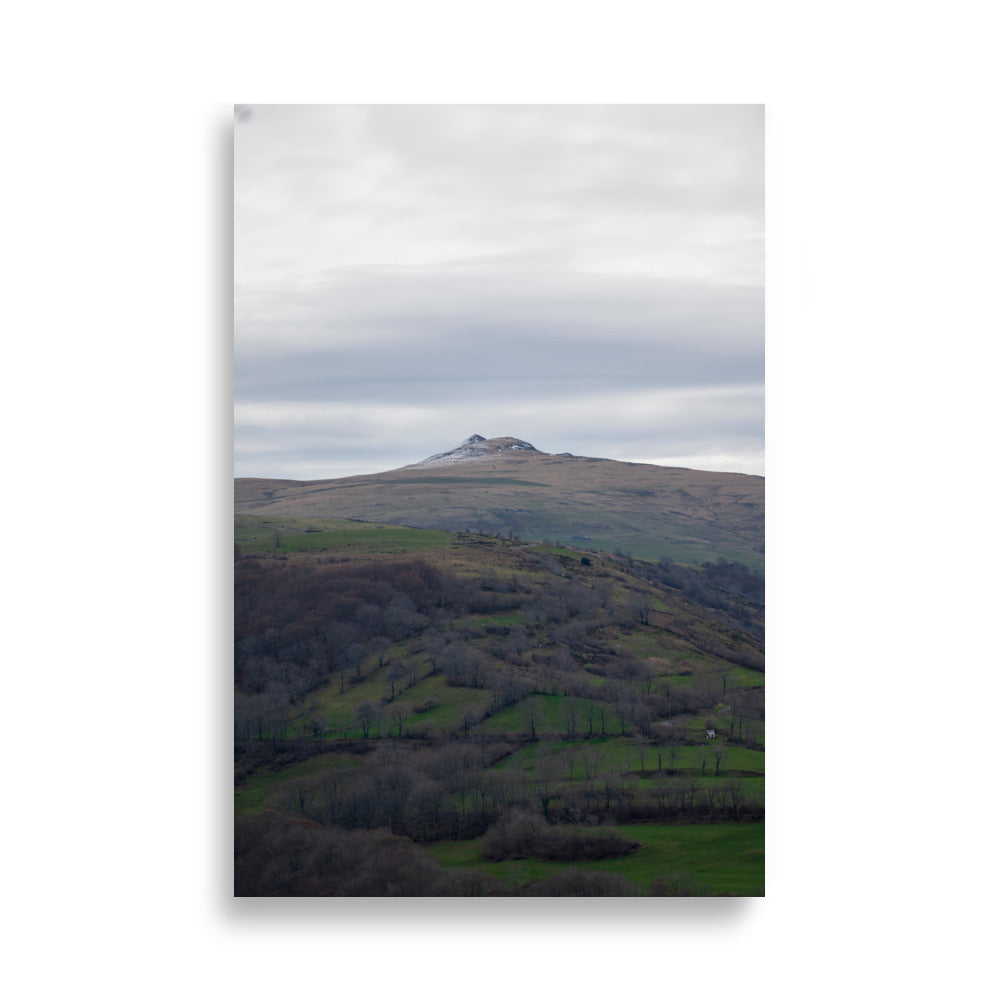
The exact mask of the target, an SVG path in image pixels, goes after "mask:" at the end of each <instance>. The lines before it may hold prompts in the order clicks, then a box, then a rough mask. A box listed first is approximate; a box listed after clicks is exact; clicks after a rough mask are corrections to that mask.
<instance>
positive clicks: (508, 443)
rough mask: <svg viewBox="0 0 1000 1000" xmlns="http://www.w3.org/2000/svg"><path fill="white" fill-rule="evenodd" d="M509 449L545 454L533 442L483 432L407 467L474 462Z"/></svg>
mask: <svg viewBox="0 0 1000 1000" xmlns="http://www.w3.org/2000/svg"><path fill="white" fill-rule="evenodd" d="M508 451H532V452H534V453H535V454H536V455H541V454H544V452H540V451H539V450H538V449H537V448H536V447H535V446H534V445H533V444H528V442H527V441H522V440H521V439H520V438H515V437H496V438H484V437H483V436H482V435H481V434H473V435H472V437H467V438H466V439H465V440H464V441H463V442H462V443H461V444H460V445H459V446H458V447H457V448H452V449H451V451H443V452H441V453H440V454H437V455H431V456H430V458H425V459H424V460H423V461H422V462H417V463H416V464H415V465H407V466H406V468H407V469H419V468H428V467H434V466H441V465H454V464H455V463H456V462H474V461H477V460H478V461H483V460H488V459H491V458H496V456H497V455H498V454H501V453H502V452H508Z"/></svg>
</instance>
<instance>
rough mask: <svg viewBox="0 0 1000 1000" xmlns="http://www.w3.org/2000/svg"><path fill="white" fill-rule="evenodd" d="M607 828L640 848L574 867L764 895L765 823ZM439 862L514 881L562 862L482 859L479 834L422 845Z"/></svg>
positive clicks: (639, 880) (640, 880) (645, 883)
mask: <svg viewBox="0 0 1000 1000" xmlns="http://www.w3.org/2000/svg"><path fill="white" fill-rule="evenodd" d="M609 829H612V830H614V831H615V832H617V833H619V834H621V835H622V836H625V837H628V838H629V839H631V840H637V841H638V842H639V843H640V844H642V847H641V848H640V849H639V850H638V851H637V852H636V853H635V854H632V855H630V856H628V857H624V858H612V859H608V860H602V861H581V862H577V863H575V864H574V865H573V867H576V868H582V869H585V870H586V869H592V870H599V871H607V872H617V873H618V874H620V875H623V876H624V877H625V878H627V879H629V881H631V882H635V883H636V884H637V885H638V886H639V887H640V888H641V889H642V890H643V891H648V890H649V886H650V882H651V881H652V880H653V879H654V878H656V877H658V876H659V877H661V878H662V877H665V876H670V875H674V874H678V875H681V876H685V877H686V879H683V881H687V882H688V884H689V885H690V887H691V888H692V889H695V890H701V891H700V892H698V891H696V892H695V893H694V894H695V895H702V894H705V893H706V891H707V893H708V894H714V895H722V894H725V895H729V896H762V895H763V894H764V824H763V823H718V824H705V825H688V826H669V825H660V824H629V825H623V826H613V827H610V828H609ZM425 850H426V851H427V852H428V854H430V855H431V857H433V858H434V859H435V860H437V861H438V862H439V863H440V864H442V865H446V866H454V867H464V868H478V869H480V870H482V871H484V872H489V873H491V874H493V875H496V876H498V877H500V878H502V879H504V880H505V881H507V882H509V883H511V884H512V885H523V884H525V883H527V882H529V881H531V880H532V879H536V878H544V877H546V876H550V875H554V874H556V873H557V872H559V871H560V870H562V869H563V868H565V867H566V866H565V865H564V864H561V863H559V862H553V861H541V860H538V859H535V858H531V859H524V860H517V861H484V860H483V857H482V838H477V839H475V840H465V841H445V842H443V843H439V844H431V845H429V846H427V847H426V848H425Z"/></svg>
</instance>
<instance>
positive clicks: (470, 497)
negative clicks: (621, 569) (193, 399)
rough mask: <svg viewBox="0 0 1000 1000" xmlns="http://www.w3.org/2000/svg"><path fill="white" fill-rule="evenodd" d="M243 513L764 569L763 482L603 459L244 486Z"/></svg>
mask: <svg viewBox="0 0 1000 1000" xmlns="http://www.w3.org/2000/svg"><path fill="white" fill-rule="evenodd" d="M235 489H236V510H237V512H239V513H256V514H263V515H266V516H272V515H292V516H300V517H338V518H362V519H364V520H367V521H376V522H381V523H387V524H405V525H410V526H413V527H420V528H439V529H444V530H449V531H463V530H470V531H475V532H479V533H485V534H502V535H505V536H506V535H508V534H513V535H514V536H515V537H518V538H523V539H527V540H530V541H542V540H545V539H550V540H553V541H558V542H560V543H562V544H570V545H573V546H574V547H577V548H582V549H588V550H591V551H595V552H614V551H617V550H621V551H624V552H628V553H631V554H632V555H634V556H636V557H637V558H641V559H658V558H660V557H661V556H669V557H671V558H673V559H676V560H678V561H680V562H692V563H699V562H701V561H703V560H705V559H716V558H719V557H722V558H726V559H731V560H734V561H738V562H743V563H745V564H746V565H748V566H750V567H751V568H753V569H757V570H760V569H762V568H763V527H764V480H763V479H762V478H761V477H759V476H744V475H738V474H735V473H723V472H700V471H695V470H690V469H671V468H664V467H661V466H657V465H642V464H637V463H628V462H614V461H610V460H607V459H591V458H579V457H573V458H562V457H558V456H554V455H540V454H526V453H510V454H508V455H505V456H503V457H498V458H497V459H496V460H495V461H492V462H486V463H475V464H470V465H465V466H462V473H461V474H458V473H456V471H455V468H454V467H449V468H437V469H434V468H423V469H401V470H396V471H393V472H385V473H379V474H377V475H373V476H353V477H349V478H346V479H333V480H318V481H315V482H296V481H291V480H272V479H238V480H236V483H235Z"/></svg>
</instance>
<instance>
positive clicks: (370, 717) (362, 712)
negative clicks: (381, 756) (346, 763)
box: [354, 701, 378, 739]
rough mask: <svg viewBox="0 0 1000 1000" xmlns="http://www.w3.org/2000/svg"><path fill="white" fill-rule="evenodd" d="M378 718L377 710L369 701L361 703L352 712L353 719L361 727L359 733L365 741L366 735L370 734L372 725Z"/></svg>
mask: <svg viewBox="0 0 1000 1000" xmlns="http://www.w3.org/2000/svg"><path fill="white" fill-rule="evenodd" d="M377 717H378V710H377V709H376V708H375V706H374V705H373V704H372V703H371V702H370V701H363V702H361V704H360V705H358V707H357V708H356V709H355V710H354V718H355V719H356V720H357V723H358V725H359V726H361V732H362V734H363V735H364V737H365V739H368V734H369V732H371V728H372V725H373V724H374V723H375V720H376V718H377Z"/></svg>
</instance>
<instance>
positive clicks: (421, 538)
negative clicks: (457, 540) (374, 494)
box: [235, 514, 453, 556]
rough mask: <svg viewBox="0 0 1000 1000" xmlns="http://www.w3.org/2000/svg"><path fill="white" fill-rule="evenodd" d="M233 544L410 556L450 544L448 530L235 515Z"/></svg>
mask: <svg viewBox="0 0 1000 1000" xmlns="http://www.w3.org/2000/svg"><path fill="white" fill-rule="evenodd" d="M235 541H236V544H237V545H239V546H240V548H241V549H242V551H243V552H244V553H245V554H247V555H252V554H261V553H265V552H266V553H275V552H278V553H281V552H286V553H290V552H326V551H332V552H338V553H343V554H345V555H351V556H362V555H409V554H412V553H418V552H426V551H430V550H433V549H443V548H447V547H448V546H450V545H451V544H452V542H453V536H452V535H451V534H450V533H449V532H447V531H433V530H425V529H420V528H399V527H394V526H392V525H385V524H365V523H363V522H359V521H348V520H343V519H337V518H301V517H279V516H275V517H264V516H256V515H251V514H241V515H238V516H237V517H236V531H235Z"/></svg>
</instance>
